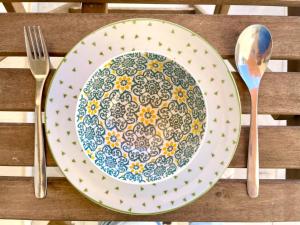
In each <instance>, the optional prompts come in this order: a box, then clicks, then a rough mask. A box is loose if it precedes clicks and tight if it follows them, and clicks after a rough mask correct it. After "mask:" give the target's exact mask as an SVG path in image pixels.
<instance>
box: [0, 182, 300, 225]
mask: <svg viewBox="0 0 300 225" xmlns="http://www.w3.org/2000/svg"><path fill="white" fill-rule="evenodd" d="M299 187H300V181H299V180H293V181H292V180H290V181H284V180H268V181H267V180H261V183H260V196H259V197H258V198H257V199H249V197H248V195H247V193H246V184H245V181H243V180H221V181H219V182H218V183H217V184H216V185H215V186H214V187H213V188H212V189H211V190H210V191H209V192H208V193H206V194H205V195H204V196H202V197H201V198H199V199H198V200H196V201H195V202H193V203H192V204H189V205H187V206H185V207H183V208H182V209H180V210H176V211H174V212H170V213H167V214H161V215H154V216H130V215H125V214H120V213H116V212H113V211H110V210H108V209H105V208H103V207H100V206H98V205H96V204H94V203H92V202H90V201H89V200H87V199H85V198H84V197H83V196H82V195H80V194H79V192H78V191H77V190H75V189H74V188H73V187H72V186H71V185H70V184H69V183H68V182H67V181H66V180H65V179H64V178H49V180H48V195H47V198H46V199H43V200H39V199H36V198H35V197H34V192H33V181H32V179H31V178H24V177H22V178H21V177H20V178H18V177H1V178H0V196H1V198H0V218H2V219H35V220H49V219H51V220H69V221H70V220H101V221H106V220H113V221H120V220H121V221H230V222H234V221H246V222H251V221H261V222H263V221H268V222H270V221H297V220H300V205H299V202H300V188H299ZM99 191H101V189H100V188H99Z"/></svg>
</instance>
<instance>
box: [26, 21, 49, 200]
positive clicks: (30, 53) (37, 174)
mask: <svg viewBox="0 0 300 225" xmlns="http://www.w3.org/2000/svg"><path fill="white" fill-rule="evenodd" d="M24 36H25V45H26V52H27V58H28V62H29V66H30V70H31V73H32V75H33V77H34V79H35V133H34V192H35V196H36V198H44V197H45V196H46V193H47V176H46V158H45V145H44V137H43V124H42V111H41V102H42V93H43V87H44V83H45V80H46V78H47V75H48V74H49V67H50V66H49V64H50V62H49V56H48V51H47V48H46V44H45V40H44V38H43V35H42V31H41V29H40V27H39V26H33V27H30V26H28V27H24Z"/></svg>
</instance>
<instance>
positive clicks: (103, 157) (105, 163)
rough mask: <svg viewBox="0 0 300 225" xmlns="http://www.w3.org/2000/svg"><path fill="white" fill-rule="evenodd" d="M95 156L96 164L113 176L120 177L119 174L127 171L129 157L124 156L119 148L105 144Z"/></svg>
mask: <svg viewBox="0 0 300 225" xmlns="http://www.w3.org/2000/svg"><path fill="white" fill-rule="evenodd" d="M95 156H96V159H95V163H96V165H97V166H99V167H100V168H101V169H102V170H103V171H105V172H106V173H108V174H109V175H111V176H113V177H118V176H119V174H122V173H125V172H126V171H127V165H128V159H126V158H125V157H124V156H123V154H122V152H121V151H120V149H119V148H111V147H110V146H109V145H105V146H104V147H103V148H102V149H101V150H98V151H97V152H96V154H95Z"/></svg>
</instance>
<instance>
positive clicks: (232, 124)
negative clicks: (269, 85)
mask: <svg viewBox="0 0 300 225" xmlns="http://www.w3.org/2000/svg"><path fill="white" fill-rule="evenodd" d="M153 49H155V50H156V53H158V54H161V55H164V56H168V58H169V59H172V60H174V61H176V62H177V63H178V64H180V65H181V66H183V67H184V68H186V69H187V71H189V73H191V74H194V75H195V76H197V79H196V81H197V82H198V83H199V84H200V87H201V90H202V92H203V95H204V98H205V100H206V104H205V105H206V110H207V112H209V113H208V114H207V116H206V128H205V130H206V132H205V135H204V137H203V140H202V144H201V148H200V149H199V150H198V151H199V154H196V156H195V158H194V159H193V160H191V161H190V163H188V165H187V167H186V168H185V169H183V170H181V171H180V172H179V173H178V174H177V175H175V176H174V177H172V178H167V179H164V180H162V181H161V182H159V183H157V184H155V183H154V184H145V185H132V184H130V183H125V182H121V181H119V180H116V179H114V178H112V177H111V176H108V175H107V174H106V173H104V172H102V171H100V170H99V169H97V167H96V166H95V165H94V164H93V163H92V162H91V161H90V160H89V159H88V157H87V156H86V154H85V153H84V152H83V150H82V149H81V147H80V144H79V143H78V139H77V135H76V126H75V112H76V104H77V99H78V96H79V94H80V91H81V89H82V87H83V86H84V83H85V82H86V81H87V79H88V78H89V76H90V75H91V74H92V73H93V72H95V71H96V69H97V68H98V67H99V65H102V64H103V63H104V62H106V61H108V60H110V59H112V58H114V57H116V56H118V55H120V54H123V53H126V52H129V51H139V52H151V51H153ZM45 111H46V136H47V140H48V143H49V146H50V149H51V151H52V154H53V156H54V158H55V160H56V162H57V164H58V166H59V167H60V168H61V170H62V172H63V173H64V175H65V176H66V178H67V179H68V180H69V182H70V183H71V184H72V185H73V186H74V187H75V188H76V189H78V190H79V191H80V192H81V193H82V194H84V195H85V196H86V197H87V198H89V199H90V200H92V201H94V202H95V203H98V204H100V205H102V206H104V207H107V208H109V209H112V210H115V211H119V212H123V213H129V214H157V213H163V212H168V211H171V210H174V209H177V208H179V207H182V206H184V205H186V204H188V203H190V202H192V201H193V200H195V199H196V198H198V197H200V196H202V195H203V194H204V193H206V192H207V191H208V190H209V189H210V188H211V187H212V186H213V185H214V184H215V183H216V182H217V181H218V179H219V178H220V177H221V175H222V174H223V172H224V171H225V169H226V168H227V166H228V165H229V163H230V161H231V159H232V157H233V155H234V152H235V149H236V147H237V142H238V140H239V134H240V128H241V124H240V121H241V107H240V101H239V95H238V91H237V88H236V84H235V82H234V79H233V77H232V75H231V74H230V72H229V71H228V69H227V67H226V65H225V64H224V62H223V59H222V58H221V57H220V56H219V54H218V53H217V52H216V50H214V49H213V48H212V47H211V46H210V45H209V44H208V43H207V42H206V41H205V40H204V39H202V38H201V37H200V36H198V35H197V34H196V33H194V32H192V31H190V30H188V29H186V28H184V27H181V26H179V25H176V24H174V23H171V22H168V21H161V20H156V19H144V18H140V19H130V20H125V21H119V22H116V23H113V24H109V25H107V26H105V27H102V28H100V29H98V30H97V31H95V32H93V33H91V34H90V35H88V36H87V37H85V38H84V39H83V40H82V41H80V42H79V43H78V44H77V45H75V46H74V48H73V49H72V50H71V51H70V52H69V53H68V54H67V56H66V57H65V58H64V60H63V61H62V63H61V65H60V67H59V69H58V70H57V71H56V73H55V75H54V76H53V78H52V81H51V84H50V87H49V92H48V95H47V98H46V109H45ZM189 144H190V142H189V143H187V147H188V145H189ZM200 153H201V154H200Z"/></svg>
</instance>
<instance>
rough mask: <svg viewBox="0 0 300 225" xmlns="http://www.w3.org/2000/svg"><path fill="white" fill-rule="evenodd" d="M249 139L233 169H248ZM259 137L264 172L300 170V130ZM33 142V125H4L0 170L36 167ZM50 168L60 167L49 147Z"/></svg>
mask: <svg viewBox="0 0 300 225" xmlns="http://www.w3.org/2000/svg"><path fill="white" fill-rule="evenodd" d="M248 136H249V128H248V127H243V128H242V131H241V136H240V141H239V145H238V148H237V151H236V153H235V155H234V158H233V160H232V162H231V164H230V167H233V168H245V167H246V163H247V151H248ZM259 137H260V139H259V147H260V167H261V168H300V157H299V155H300V142H299V137H300V127H299V126H295V127H260V128H259ZM33 140H34V128H33V124H14V125H13V124H2V125H0V155H1V157H0V166H32V165H33V149H34V148H33ZM283 140H284V141H283ZM47 165H48V166H56V164H55V162H54V160H53V158H52V156H51V153H50V150H49V147H48V145H47Z"/></svg>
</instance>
